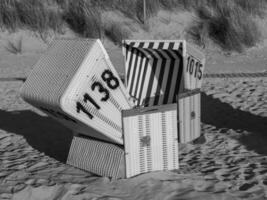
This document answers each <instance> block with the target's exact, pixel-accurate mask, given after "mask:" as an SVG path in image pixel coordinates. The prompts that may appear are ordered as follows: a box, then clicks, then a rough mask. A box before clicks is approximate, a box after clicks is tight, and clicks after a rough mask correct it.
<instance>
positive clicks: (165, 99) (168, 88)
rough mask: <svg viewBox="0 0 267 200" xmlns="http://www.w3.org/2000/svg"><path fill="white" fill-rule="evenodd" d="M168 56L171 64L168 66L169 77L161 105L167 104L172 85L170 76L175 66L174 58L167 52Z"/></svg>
mask: <svg viewBox="0 0 267 200" xmlns="http://www.w3.org/2000/svg"><path fill="white" fill-rule="evenodd" d="M166 53H167V54H168V56H169V57H170V58H171V64H170V70H169V75H168V81H167V84H166V89H165V94H164V100H163V104H167V103H168V97H169V93H170V89H171V84H172V76H173V71H174V67H175V66H174V65H175V58H174V57H173V56H172V54H171V53H170V52H169V51H166Z"/></svg>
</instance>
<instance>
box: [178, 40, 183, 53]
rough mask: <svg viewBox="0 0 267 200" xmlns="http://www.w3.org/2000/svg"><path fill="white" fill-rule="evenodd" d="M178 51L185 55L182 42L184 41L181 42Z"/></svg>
mask: <svg viewBox="0 0 267 200" xmlns="http://www.w3.org/2000/svg"><path fill="white" fill-rule="evenodd" d="M178 51H179V53H180V54H181V55H183V43H182V42H180V45H179V49H178Z"/></svg>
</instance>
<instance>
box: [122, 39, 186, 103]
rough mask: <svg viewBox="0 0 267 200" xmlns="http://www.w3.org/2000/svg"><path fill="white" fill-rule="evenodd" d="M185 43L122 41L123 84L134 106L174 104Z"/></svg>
mask: <svg viewBox="0 0 267 200" xmlns="http://www.w3.org/2000/svg"><path fill="white" fill-rule="evenodd" d="M184 45H185V41H182V40H176V41H155V40H154V41H148V40H144V41H136V40H125V41H123V54H124V57H125V81H126V86H127V90H128V92H129V94H130V95H131V96H132V97H133V99H135V100H136V101H135V104H136V105H137V106H140V105H143V106H152V105H162V104H170V103H175V102H176V100H177V99H176V97H177V94H178V93H179V88H180V85H181V83H182V81H181V80H182V76H183V52H184V51H183V49H184Z"/></svg>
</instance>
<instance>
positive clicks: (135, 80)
mask: <svg viewBox="0 0 267 200" xmlns="http://www.w3.org/2000/svg"><path fill="white" fill-rule="evenodd" d="M136 55H137V58H136V59H137V63H136V66H135V65H133V67H135V68H136V70H135V74H133V75H132V76H133V77H132V78H133V79H132V82H133V83H131V84H130V85H132V84H133V86H132V94H131V95H133V94H134V92H135V90H136V87H137V85H136V84H137V79H138V77H137V75H138V72H139V70H140V61H141V58H142V56H141V55H140V53H139V52H138V53H137V54H136Z"/></svg>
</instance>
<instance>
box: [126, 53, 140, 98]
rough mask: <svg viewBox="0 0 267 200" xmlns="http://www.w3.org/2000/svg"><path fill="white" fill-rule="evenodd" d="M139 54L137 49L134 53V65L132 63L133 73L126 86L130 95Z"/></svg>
mask: <svg viewBox="0 0 267 200" xmlns="http://www.w3.org/2000/svg"><path fill="white" fill-rule="evenodd" d="M139 55H140V53H139V51H138V52H137V54H136V57H135V61H134V65H133V73H132V74H131V77H132V79H131V82H129V83H128V88H129V93H130V95H133V94H132V90H133V87H134V80H135V76H136V69H137V67H139V66H137V62H138V58H139Z"/></svg>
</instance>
